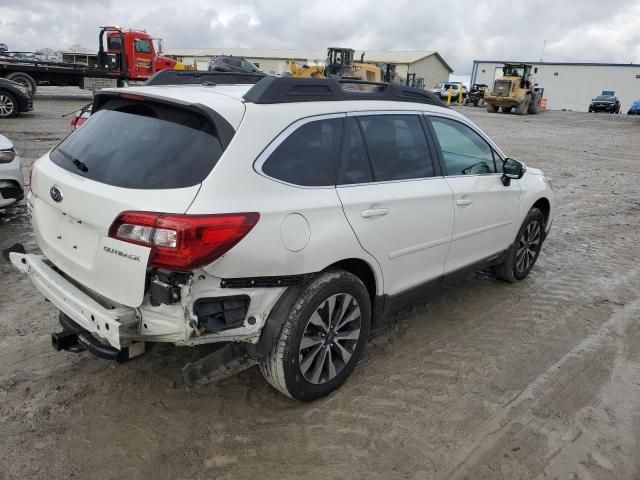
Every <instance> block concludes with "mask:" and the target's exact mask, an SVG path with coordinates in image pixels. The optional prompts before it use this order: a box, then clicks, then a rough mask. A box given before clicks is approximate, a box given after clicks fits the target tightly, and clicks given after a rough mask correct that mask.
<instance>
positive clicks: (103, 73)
mask: <svg viewBox="0 0 640 480" xmlns="http://www.w3.org/2000/svg"><path fill="white" fill-rule="evenodd" d="M153 40H159V39H154V38H152V37H151V36H150V35H149V34H148V33H147V32H146V31H144V30H131V29H129V30H125V29H124V28H122V27H119V26H114V27H100V35H99V37H98V42H99V43H98V45H99V49H98V53H97V54H82V55H81V56H82V57H83V59H84V60H85V61H84V62H81V63H80V62H77V61H76V62H74V61H64V60H68V59H69V55H63V61H62V62H53V61H39V60H34V59H32V58H30V57H28V56H25V55H24V54H21V53H20V52H7V51H2V52H0V76H2V77H5V78H7V79H9V80H13V81H14V82H18V83H22V84H23V85H25V86H26V87H27V88H29V90H31V92H32V94H33V93H35V91H36V88H37V85H38V84H40V83H45V82H46V83H47V84H49V85H60V86H66V85H74V86H79V87H81V88H88V89H96V88H104V87H117V86H123V85H126V84H127V82H129V81H130V80H134V81H144V80H146V79H147V78H149V77H150V76H151V75H153V74H154V73H156V72H157V71H160V70H167V69H171V70H183V69H184V65H183V64H182V63H180V62H178V61H176V60H174V59H172V58H167V57H163V56H161V55H159V53H161V51H160V52H156V48H155V46H154V42H153ZM158 44H159V45H161V44H162V41H161V40H159V41H158ZM160 50H161V47H160Z"/></svg>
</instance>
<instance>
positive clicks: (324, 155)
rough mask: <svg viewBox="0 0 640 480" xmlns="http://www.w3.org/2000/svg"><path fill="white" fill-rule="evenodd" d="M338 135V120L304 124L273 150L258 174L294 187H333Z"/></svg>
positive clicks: (339, 132)
mask: <svg viewBox="0 0 640 480" xmlns="http://www.w3.org/2000/svg"><path fill="white" fill-rule="evenodd" d="M341 136H342V119H341V118H331V119H324V120H316V121H312V122H309V123H305V124H304V125H302V126H300V127H299V128H298V129H297V130H296V131H294V132H293V133H292V134H291V135H289V136H288V137H287V138H286V139H285V140H284V141H283V142H282V143H281V144H280V145H279V146H278V147H277V148H276V149H275V151H274V152H273V153H272V154H271V155H270V156H269V158H268V159H267V161H266V162H265V163H264V164H263V165H262V171H263V172H264V173H266V174H267V175H269V176H270V177H273V178H276V179H278V180H282V181H283V182H287V183H292V184H294V185H302V186H308V187H320V186H328V185H335V181H336V170H337V168H338V156H339V154H340V138H341Z"/></svg>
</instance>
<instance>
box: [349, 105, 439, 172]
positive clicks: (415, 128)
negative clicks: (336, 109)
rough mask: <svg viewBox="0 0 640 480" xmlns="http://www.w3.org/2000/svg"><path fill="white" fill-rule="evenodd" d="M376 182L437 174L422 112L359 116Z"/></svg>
mask: <svg viewBox="0 0 640 480" xmlns="http://www.w3.org/2000/svg"><path fill="white" fill-rule="evenodd" d="M358 121H359V122H360V125H361V126H362V131H363V132H364V137H365V141H366V144H367V151H368V152H369V159H370V160H371V166H372V168H373V177H374V180H375V181H376V182H384V181H389V180H406V179H411V178H426V177H433V175H434V170H433V163H432V161H431V155H430V154H429V147H428V146H427V139H426V137H425V133H424V130H423V128H422V124H421V123H420V118H419V117H418V115H371V116H361V117H358Z"/></svg>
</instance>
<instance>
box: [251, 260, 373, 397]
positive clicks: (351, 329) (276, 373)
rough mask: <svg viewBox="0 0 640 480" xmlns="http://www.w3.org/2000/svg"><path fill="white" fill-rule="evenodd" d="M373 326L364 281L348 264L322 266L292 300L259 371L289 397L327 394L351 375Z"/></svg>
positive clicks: (322, 395)
mask: <svg viewBox="0 0 640 480" xmlns="http://www.w3.org/2000/svg"><path fill="white" fill-rule="evenodd" d="M370 328H371V299H370V297H369V293H368V291H367V288H366V287H365V286H364V284H363V283H362V281H360V279H359V278H358V277H356V276H355V275H353V274H351V273H349V272H346V271H344V270H331V271H327V272H323V273H321V274H319V275H318V276H317V277H315V278H314V279H313V280H312V281H311V282H310V283H309V284H308V285H307V286H306V287H305V288H304V289H303V290H302V293H301V294H300V296H299V297H298V298H297V300H296V301H295V302H294V303H293V305H292V307H291V310H290V311H289V313H288V315H287V318H286V319H285V321H284V324H283V326H282V330H281V331H280V334H279V336H278V339H277V341H276V342H274V344H273V346H272V347H271V350H270V352H269V353H268V355H267V356H266V357H265V358H264V359H263V360H262V361H261V362H260V371H261V372H262V375H263V376H264V378H265V380H267V382H269V383H270V384H271V385H272V386H273V387H274V388H275V389H276V390H278V391H280V392H282V393H283V394H285V395H287V396H289V397H291V398H294V399H296V400H301V401H304V402H309V401H312V400H316V399H318V398H321V397H324V396H326V395H329V394H330V393H331V392H333V391H335V390H337V389H338V388H339V387H340V386H341V385H342V384H343V383H344V382H345V381H346V380H347V378H348V377H349V375H351V372H352V371H353V369H354V368H355V366H356V363H357V362H358V359H359V358H360V356H361V355H362V351H363V350H364V347H365V345H366V343H367V338H368V336H369V330H370Z"/></svg>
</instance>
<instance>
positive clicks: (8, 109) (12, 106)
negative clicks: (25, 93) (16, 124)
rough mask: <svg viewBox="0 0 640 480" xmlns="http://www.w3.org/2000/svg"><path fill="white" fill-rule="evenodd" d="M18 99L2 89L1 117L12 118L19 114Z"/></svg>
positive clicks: (0, 101) (0, 96)
mask: <svg viewBox="0 0 640 480" xmlns="http://www.w3.org/2000/svg"><path fill="white" fill-rule="evenodd" d="M18 112H19V111H18V101H17V100H16V97H14V96H13V95H12V94H10V93H9V92H5V91H0V118H10V117H14V116H16V115H17V114H18Z"/></svg>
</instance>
